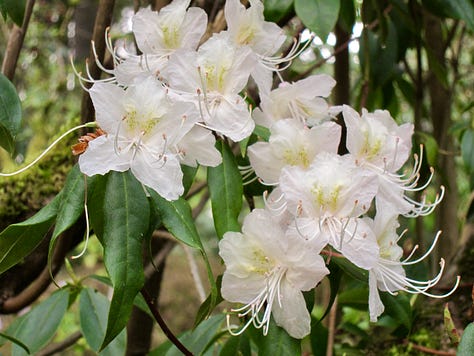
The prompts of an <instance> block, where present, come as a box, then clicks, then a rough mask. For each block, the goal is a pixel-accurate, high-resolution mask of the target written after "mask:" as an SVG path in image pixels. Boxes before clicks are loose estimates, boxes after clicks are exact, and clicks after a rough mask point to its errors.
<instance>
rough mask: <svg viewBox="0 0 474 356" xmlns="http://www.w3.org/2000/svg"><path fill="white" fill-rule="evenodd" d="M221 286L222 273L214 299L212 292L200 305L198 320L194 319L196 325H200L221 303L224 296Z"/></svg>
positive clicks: (217, 280) (218, 278) (218, 279)
mask: <svg viewBox="0 0 474 356" xmlns="http://www.w3.org/2000/svg"><path fill="white" fill-rule="evenodd" d="M221 286H222V275H220V276H218V277H217V279H216V288H217V295H216V297H215V298H214V299H213V296H212V294H210V295H209V296H208V297H207V298H206V300H205V301H204V302H202V304H201V306H200V307H199V310H198V312H197V314H196V320H195V321H194V327H196V326H198V325H199V324H200V323H201V322H202V321H203V320H204V319H205V318H206V317H207V316H208V315H209V314H210V313H211V312H212V311H213V310H214V308H215V307H216V305H218V304H219V303H221V302H222V301H223V300H224V298H222V295H221V293H220V291H221Z"/></svg>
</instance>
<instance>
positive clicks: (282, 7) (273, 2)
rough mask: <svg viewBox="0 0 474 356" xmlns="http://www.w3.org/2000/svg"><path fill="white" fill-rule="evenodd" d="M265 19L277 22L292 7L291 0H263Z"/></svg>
mask: <svg viewBox="0 0 474 356" xmlns="http://www.w3.org/2000/svg"><path fill="white" fill-rule="evenodd" d="M263 5H264V8H263V15H264V17H265V20H267V21H271V22H278V21H280V20H281V19H282V18H284V17H285V16H286V15H287V14H288V13H289V12H290V11H291V10H292V9H293V0H264V1H263Z"/></svg>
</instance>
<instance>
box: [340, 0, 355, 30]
mask: <svg viewBox="0 0 474 356" xmlns="http://www.w3.org/2000/svg"><path fill="white" fill-rule="evenodd" d="M355 20H356V9H355V6H354V0H341V10H340V12H339V20H338V21H339V25H340V26H341V27H342V29H343V30H344V31H346V32H347V33H349V34H350V33H352V28H353V27H354V24H355Z"/></svg>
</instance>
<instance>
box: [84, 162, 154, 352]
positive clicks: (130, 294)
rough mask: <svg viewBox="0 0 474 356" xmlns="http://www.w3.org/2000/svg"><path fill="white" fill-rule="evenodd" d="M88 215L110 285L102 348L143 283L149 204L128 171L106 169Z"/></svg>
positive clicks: (123, 321)
mask: <svg viewBox="0 0 474 356" xmlns="http://www.w3.org/2000/svg"><path fill="white" fill-rule="evenodd" d="M91 209H92V210H93V211H91V214H96V215H98V217H97V218H96V219H95V220H93V221H94V224H102V226H94V230H95V232H96V234H97V233H100V234H102V236H101V237H100V239H101V241H102V244H103V246H104V262H105V267H106V268H107V271H108V273H109V275H110V279H111V281H112V284H113V286H114V294H113V296H112V301H111V305H110V310H109V316H108V321H107V331H106V333H105V336H104V340H103V343H102V345H101V349H104V348H105V347H106V346H107V345H108V344H109V343H110V342H111V341H112V340H113V339H114V338H115V337H116V336H117V335H118V334H119V333H120V332H121V331H122V329H123V328H124V327H125V325H126V323H127V321H128V318H129V316H130V313H131V311H132V307H133V301H134V299H135V296H136V295H137V293H138V292H139V291H140V289H141V288H142V286H143V283H144V275H143V261H142V242H143V239H144V236H145V234H146V232H147V231H148V226H149V219H150V206H149V203H148V200H147V197H146V195H145V192H144V190H143V187H142V185H141V184H140V183H139V182H138V181H137V180H136V178H135V177H134V176H133V175H132V173H131V172H130V171H127V172H122V173H120V172H110V173H109V174H108V175H107V179H106V184H105V188H104V190H103V201H102V203H101V202H100V200H98V197H97V195H96V197H95V198H94V203H93V204H92V207H91Z"/></svg>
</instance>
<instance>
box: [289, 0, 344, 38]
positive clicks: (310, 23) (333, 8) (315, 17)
mask: <svg viewBox="0 0 474 356" xmlns="http://www.w3.org/2000/svg"><path fill="white" fill-rule="evenodd" d="M340 6H341V2H340V0H295V12H296V15H298V17H299V18H300V19H301V21H302V22H303V24H304V25H305V26H306V27H308V28H309V29H310V30H311V31H313V32H314V33H316V35H318V37H319V38H321V40H322V41H323V42H324V41H326V38H327V37H328V35H329V32H331V31H332V29H333V28H334V26H335V25H336V22H337V18H338V17H339V8H340Z"/></svg>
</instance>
